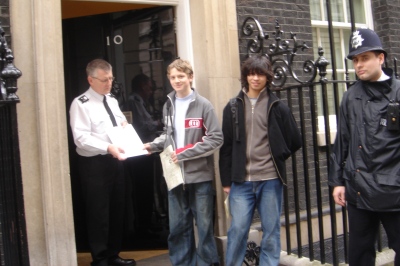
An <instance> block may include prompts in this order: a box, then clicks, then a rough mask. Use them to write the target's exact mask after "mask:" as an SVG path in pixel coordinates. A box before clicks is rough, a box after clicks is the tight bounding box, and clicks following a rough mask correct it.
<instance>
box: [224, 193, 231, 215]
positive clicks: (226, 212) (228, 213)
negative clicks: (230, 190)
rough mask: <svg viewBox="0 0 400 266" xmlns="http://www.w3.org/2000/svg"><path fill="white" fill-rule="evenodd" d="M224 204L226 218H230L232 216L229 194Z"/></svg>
mask: <svg viewBox="0 0 400 266" xmlns="http://www.w3.org/2000/svg"><path fill="white" fill-rule="evenodd" d="M224 206H225V215H226V218H229V217H230V216H231V212H230V210H229V194H228V196H227V197H226V199H225V201H224Z"/></svg>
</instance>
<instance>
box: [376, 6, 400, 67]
mask: <svg viewBox="0 0 400 266" xmlns="http://www.w3.org/2000/svg"><path fill="white" fill-rule="evenodd" d="M371 4H372V12H373V18H374V29H375V31H376V33H377V34H378V35H379V37H380V38H381V41H382V45H383V48H384V49H385V50H386V52H387V53H388V64H389V66H391V67H392V66H393V64H392V60H393V58H395V57H396V58H397V59H400V38H399V36H400V28H399V25H400V1H399V0H372V1H371Z"/></svg>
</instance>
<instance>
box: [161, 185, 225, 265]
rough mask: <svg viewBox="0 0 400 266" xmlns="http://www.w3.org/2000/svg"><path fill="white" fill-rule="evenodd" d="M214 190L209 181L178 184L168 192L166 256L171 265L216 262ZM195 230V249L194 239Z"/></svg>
mask: <svg viewBox="0 0 400 266" xmlns="http://www.w3.org/2000/svg"><path fill="white" fill-rule="evenodd" d="M214 194H215V193H214V189H213V187H212V183H211V181H207V182H201V183H194V184H186V185H185V189H183V186H178V187H176V188H174V189H172V190H171V191H169V192H168V205H169V229H170V234H169V236H168V249H169V257H170V260H171V263H172V265H174V266H196V265H197V266H206V265H212V264H213V263H217V262H219V258H218V253H217V246H216V243H215V239H214V229H213V227H214V224H213V216H214V215H213V214H214V208H213V207H214ZM193 218H194V219H195V222H196V225H197V231H198V243H197V250H196V244H195V238H194V225H193Z"/></svg>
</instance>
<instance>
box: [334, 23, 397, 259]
mask: <svg viewBox="0 0 400 266" xmlns="http://www.w3.org/2000/svg"><path fill="white" fill-rule="evenodd" d="M349 51H350V52H349V54H348V56H347V58H348V59H350V60H352V61H353V65H354V69H355V71H356V75H357V76H358V78H359V80H358V81H356V82H355V83H354V84H353V85H352V86H351V87H350V88H349V90H347V91H346V92H345V93H344V94H343V98H342V102H341V105H340V115H339V124H338V127H337V128H338V132H337V135H336V140H335V143H334V146H333V149H332V154H331V156H330V163H329V165H330V167H329V186H331V187H333V194H332V196H333V199H334V200H335V202H336V204H339V205H340V206H343V207H346V206H347V213H348V217H349V219H348V220H349V253H348V254H349V265H350V266H357V265H363V266H373V265H375V258H376V251H375V241H376V238H377V234H378V229H379V224H380V223H382V225H383V227H384V228H385V231H386V235H387V237H388V240H389V247H390V248H392V249H393V250H394V251H395V252H396V258H395V266H400V255H399V254H400V124H399V120H400V117H399V101H400V81H398V80H396V78H395V76H394V73H393V70H391V69H382V64H383V63H384V61H385V56H386V52H385V51H384V50H383V48H382V44H381V41H380V39H379V37H378V35H377V34H376V33H375V32H374V31H372V30H370V29H357V30H356V31H354V32H353V33H352V35H351V36H350V42H349Z"/></svg>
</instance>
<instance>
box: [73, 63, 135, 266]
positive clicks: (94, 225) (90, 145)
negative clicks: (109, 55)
mask: <svg viewBox="0 0 400 266" xmlns="http://www.w3.org/2000/svg"><path fill="white" fill-rule="evenodd" d="M86 73H87V80H88V82H89V84H90V87H89V89H88V90H87V91H86V92H85V93H84V94H82V95H80V96H78V97H76V98H75V99H74V100H73V102H72V104H71V107H70V125H71V129H72V134H73V138H74V142H75V145H76V152H77V153H78V155H79V156H78V165H79V166H78V168H79V174H80V181H81V186H82V192H83V199H84V203H85V212H86V214H85V215H86V226H87V235H88V241H89V248H90V252H91V255H92V259H93V261H92V263H91V265H92V266H134V265H136V262H135V261H134V260H133V259H122V258H121V257H119V252H120V250H121V245H122V234H123V223H124V211H125V193H124V191H125V185H124V179H125V177H124V171H123V165H122V161H123V160H124V156H123V153H124V151H123V149H122V148H121V147H119V146H116V145H114V144H112V143H111V141H110V138H109V137H108V135H107V130H108V129H110V128H112V127H116V126H125V125H126V124H127V121H126V118H125V116H124V115H123V113H122V112H121V110H120V109H119V106H118V102H117V100H116V99H115V98H113V97H112V96H111V95H110V91H111V85H112V81H113V80H114V77H113V73H112V67H111V65H110V64H109V63H108V62H107V61H105V60H102V59H95V60H93V61H91V62H89V64H88V65H87V67H86Z"/></svg>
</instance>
